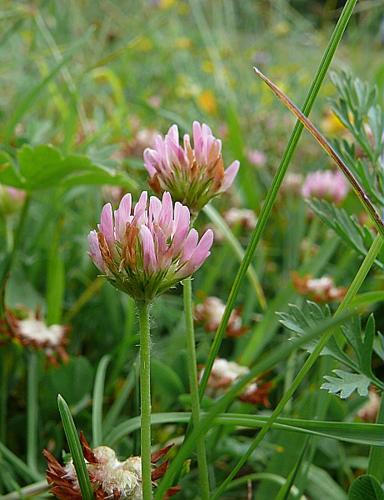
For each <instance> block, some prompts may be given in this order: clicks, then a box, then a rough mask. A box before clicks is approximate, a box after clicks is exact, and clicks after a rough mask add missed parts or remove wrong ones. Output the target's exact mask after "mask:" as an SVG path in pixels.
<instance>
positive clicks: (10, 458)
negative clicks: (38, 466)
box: [0, 441, 41, 481]
mask: <svg viewBox="0 0 384 500" xmlns="http://www.w3.org/2000/svg"><path fill="white" fill-rule="evenodd" d="M0 455H2V456H3V458H5V460H6V461H7V462H9V463H10V464H11V465H12V466H13V467H14V469H15V471H17V472H18V473H19V474H20V475H21V476H22V477H24V478H29V479H31V480H32V481H40V480H41V475H40V474H38V473H37V472H35V471H34V470H32V469H31V468H30V467H28V465H27V464H25V463H24V462H23V461H22V460H20V458H19V457H18V456H17V455H15V454H14V453H13V452H12V451H11V450H10V449H8V448H7V447H6V446H5V445H4V444H3V443H2V442H1V441H0Z"/></svg>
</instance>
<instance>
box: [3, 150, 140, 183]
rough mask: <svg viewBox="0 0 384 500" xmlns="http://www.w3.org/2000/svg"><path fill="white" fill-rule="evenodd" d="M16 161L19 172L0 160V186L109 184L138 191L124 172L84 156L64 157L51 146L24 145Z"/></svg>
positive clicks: (11, 165) (10, 164)
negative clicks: (1, 184) (0, 162)
mask: <svg viewBox="0 0 384 500" xmlns="http://www.w3.org/2000/svg"><path fill="white" fill-rule="evenodd" d="M17 160H18V169H17V168H16V167H15V166H14V165H13V164H12V163H11V162H10V160H9V159H8V160H7V161H5V158H3V164H2V168H1V169H0V182H1V183H3V184H7V185H11V186H14V187H17V188H20V189H24V190H26V191H35V190H39V189H46V188H50V187H52V186H63V187H67V188H69V187H73V186H78V185H82V184H112V185H119V186H125V187H127V188H130V189H133V190H136V189H137V186H136V183H135V182H134V181H133V180H132V179H130V177H129V176H128V175H127V174H125V173H124V172H119V171H117V170H114V169H111V168H109V167H106V166H104V165H101V164H98V163H94V162H92V161H91V160H90V159H89V158H88V157H87V156H81V155H67V156H65V155H63V154H62V153H61V152H60V151H59V150H58V149H57V148H54V147H53V146H51V145H46V144H43V145H39V146H35V147H32V146H28V145H24V146H23V147H22V148H21V149H19V150H18V152H17ZM0 161H1V158H0Z"/></svg>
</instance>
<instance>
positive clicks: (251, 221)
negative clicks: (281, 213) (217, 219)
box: [224, 207, 257, 231]
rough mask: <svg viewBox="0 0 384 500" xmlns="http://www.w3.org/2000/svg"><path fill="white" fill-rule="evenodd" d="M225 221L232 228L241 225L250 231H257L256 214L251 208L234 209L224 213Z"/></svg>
mask: <svg viewBox="0 0 384 500" xmlns="http://www.w3.org/2000/svg"><path fill="white" fill-rule="evenodd" d="M224 220H225V221H226V223H227V224H228V225H229V226H230V227H235V226H237V225H239V226H241V227H243V228H244V229H246V230H248V231H250V230H252V229H255V227H256V223H257V217H256V215H255V212H254V211H253V210H250V209H249V208H236V207H232V208H230V209H229V210H227V211H226V212H225V213H224Z"/></svg>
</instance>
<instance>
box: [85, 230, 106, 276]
mask: <svg viewBox="0 0 384 500" xmlns="http://www.w3.org/2000/svg"><path fill="white" fill-rule="evenodd" d="M88 248H89V252H88V255H89V256H90V257H91V259H92V261H93V263H94V264H95V266H96V267H97V268H98V269H99V270H100V271H102V272H104V261H103V257H102V256H101V252H100V247H99V240H98V237H97V232H96V231H91V232H90V233H89V235H88Z"/></svg>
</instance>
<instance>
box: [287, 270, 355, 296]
mask: <svg viewBox="0 0 384 500" xmlns="http://www.w3.org/2000/svg"><path fill="white" fill-rule="evenodd" d="M292 281H293V285H294V287H295V288H296V290H297V291H298V292H299V293H300V294H302V295H306V296H307V297H309V298H310V299H311V300H314V301H315V302H331V301H337V300H342V299H343V298H344V295H345V293H346V289H345V288H343V287H336V285H335V283H334V281H333V279H332V278H331V277H330V276H322V277H321V278H312V276H310V275H306V276H303V277H302V276H299V274H297V273H292Z"/></svg>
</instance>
